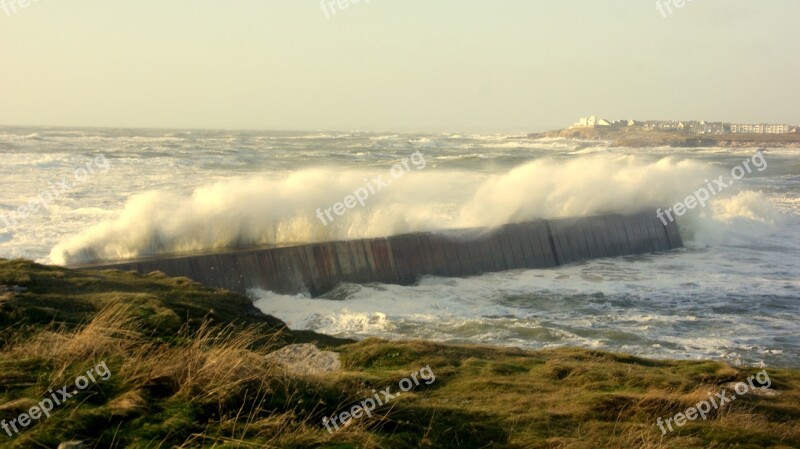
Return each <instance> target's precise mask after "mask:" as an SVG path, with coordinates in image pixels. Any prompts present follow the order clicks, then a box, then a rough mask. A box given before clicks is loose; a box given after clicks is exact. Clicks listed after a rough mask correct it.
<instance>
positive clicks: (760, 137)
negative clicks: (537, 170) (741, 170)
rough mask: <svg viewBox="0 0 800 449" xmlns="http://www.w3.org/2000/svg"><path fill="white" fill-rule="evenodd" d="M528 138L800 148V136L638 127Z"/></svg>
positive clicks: (565, 131)
mask: <svg viewBox="0 0 800 449" xmlns="http://www.w3.org/2000/svg"><path fill="white" fill-rule="evenodd" d="M528 138H532V139H540V138H551V139H552V138H568V139H581V140H595V141H607V142H609V143H610V144H611V145H613V146H617V147H661V146H666V147H681V148H695V147H730V148H752V147H762V148H780V147H800V134H798V133H787V134H731V133H726V134H695V133H692V132H689V131H681V130H668V131H664V130H648V129H642V128H638V127H604V126H595V127H578V128H568V129H560V130H555V131H548V132H544V133H537V134H529V135H528Z"/></svg>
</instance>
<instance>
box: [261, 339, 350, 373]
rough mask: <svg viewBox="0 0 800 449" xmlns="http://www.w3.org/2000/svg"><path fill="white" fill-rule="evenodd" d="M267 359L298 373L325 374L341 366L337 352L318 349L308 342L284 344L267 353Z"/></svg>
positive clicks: (288, 370)
mask: <svg viewBox="0 0 800 449" xmlns="http://www.w3.org/2000/svg"><path fill="white" fill-rule="evenodd" d="M267 360H269V361H271V362H273V363H275V364H277V365H280V366H282V367H283V368H284V369H285V370H286V371H287V372H289V373H290V374H300V375H319V374H325V373H330V372H334V371H338V370H340V369H341V367H342V362H341V361H340V360H339V353H337V352H331V351H320V350H319V348H317V347H316V346H314V345H312V344H308V343H304V344H299V345H289V346H285V347H283V348H281V349H279V350H277V351H275V352H273V353H271V354H269V355H268V356H267Z"/></svg>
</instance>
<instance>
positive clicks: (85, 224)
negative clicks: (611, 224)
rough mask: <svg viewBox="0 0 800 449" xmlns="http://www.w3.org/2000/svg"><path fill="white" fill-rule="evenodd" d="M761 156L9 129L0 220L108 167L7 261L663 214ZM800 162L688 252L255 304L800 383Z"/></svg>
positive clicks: (323, 321)
mask: <svg viewBox="0 0 800 449" xmlns="http://www.w3.org/2000/svg"><path fill="white" fill-rule="evenodd" d="M415 151H421V152H422V154H424V155H425V157H426V161H427V165H426V167H425V168H424V169H423V170H417V171H413V172H412V173H409V174H407V175H406V176H404V177H403V178H401V179H399V180H397V181H395V182H394V183H393V184H392V185H391V186H390V187H388V188H386V189H385V190H384V191H382V192H380V193H379V194H378V195H375V196H374V197H371V198H369V199H368V203H367V206H366V207H363V208H361V207H359V208H357V209H353V210H350V211H348V213H347V214H346V216H345V217H342V219H341V220H338V221H337V222H335V223H334V224H333V225H331V226H328V227H325V226H321V224H320V223H319V222H318V221H317V219H316V217H315V215H314V212H315V210H316V209H317V208H320V207H321V208H325V207H330V206H331V205H332V204H333V203H334V202H336V201H341V200H342V199H343V198H344V196H345V195H347V194H349V193H351V192H352V191H353V189H354V188H357V187H359V186H360V185H362V184H363V179H364V177H374V176H378V175H384V176H388V171H389V168H390V167H391V166H392V165H393V164H395V163H397V162H398V161H401V160H402V159H403V158H404V157H409V156H410V155H411V153H413V152H415ZM753 151H754V149H752V148H749V149H748V148H735V149H719V148H698V149H688V148H687V149H680V148H679V149H675V148H641V149H626V148H615V147H610V146H609V145H608V144H606V143H602V142H600V143H593V142H585V141H577V140H569V139H538V140H537V139H524V138H518V137H514V136H501V135H454V134H441V135H404V134H389V135H383V134H366V133H317V132H308V133H280V132H276V133H259V132H230V131H194V132H186V131H140V130H53V129H22V128H16V129H0V157H2V158H3V162H2V163H0V176H2V177H3V180H4V188H3V189H2V191H0V214H6V213H8V212H9V211H12V210H15V209H16V208H17V207H19V206H20V205H22V204H25V203H26V202H27V201H28V200H29V199H30V198H33V197H35V196H36V195H38V193H39V192H41V191H42V190H45V189H46V188H47V187H48V185H49V183H51V182H57V181H58V180H61V179H62V178H63V177H65V176H66V177H70V176H72V172H73V170H75V169H76V168H78V167H81V166H83V165H84V163H85V162H86V160H88V159H90V158H92V157H94V156H96V155H97V154H104V155H105V156H106V158H107V159H108V161H109V163H110V164H111V169H110V170H109V171H108V172H107V173H102V174H97V175H94V176H91V177H89V178H88V179H87V180H86V181H85V182H84V183H82V184H80V185H79V186H76V187H75V188H74V189H71V190H70V191H69V192H67V193H65V194H64V195H63V196H62V197H60V198H58V199H57V200H56V201H54V202H53V204H51V205H50V207H49V209H47V210H41V211H39V212H38V213H36V214H33V215H31V216H29V217H26V218H25V219H24V220H21V221H20V223H19V225H18V226H15V227H13V228H7V227H4V226H3V222H2V221H0V257H27V258H32V259H36V260H38V261H41V262H53V261H78V260H83V258H86V257H88V258H91V257H98V256H99V257H122V256H132V255H143V254H152V253H157V252H159V251H164V250H175V249H198V248H210V247H223V246H228V245H231V244H237V245H241V244H250V243H263V242H281V241H282V242H288V241H298V240H301V241H311V240H326V239H331V238H354V237H360V236H373V235H386V234H393V233H397V232H404V231H409V230H425V229H441V228H450V227H464V226H476V225H494V224H500V223H505V222H508V221H519V220H524V219H527V218H532V217H540V216H550V217H554V216H567V215H583V214H588V213H593V212H609V211H622V212H624V211H628V210H632V209H639V208H641V207H652V208H653V211H654V213H655V207H663V206H665V205H669V204H674V203H675V202H677V201H680V200H682V199H683V198H684V197H685V196H686V195H688V194H690V193H691V192H693V191H694V190H695V189H697V188H699V187H702V186H703V185H704V182H703V180H704V179H706V178H709V179H713V178H714V177H716V176H718V175H719V174H725V173H729V172H730V169H731V168H732V167H734V166H736V165H738V164H740V163H741V161H742V160H743V159H745V158H749V157H750V156H751V155H752V154H753ZM798 156H800V151H798V150H797V149H774V150H769V151H767V152H766V158H767V160H768V161H769V168H768V169H767V170H765V171H764V172H754V173H752V174H750V175H748V176H747V177H746V178H745V179H743V180H742V181H741V182H737V183H736V184H735V185H734V186H732V187H731V188H729V189H728V190H726V191H725V192H723V193H721V194H720V195H718V196H716V197H714V198H713V200H712V201H711V202H710V204H709V207H706V208H698V209H695V210H693V211H691V212H690V213H689V214H687V215H685V216H683V217H681V220H680V224H681V227H682V233H683V234H684V238H685V242H686V244H687V248H686V249H684V250H681V251H676V252H672V253H669V254H660V255H653V256H638V257H628V258H621V259H614V260H597V261H592V262H588V263H583V264H577V265H572V266H566V267H559V268H557V269H552V270H524V271H513V272H506V273H495V274H487V275H484V276H478V277H473V278H468V279H441V278H433V277H428V278H424V279H422V280H421V281H420V282H419V283H418V285H414V286H409V287H401V286H392V285H378V284H376V285H367V286H356V285H342V286H340V287H338V288H337V289H336V290H335V291H333V292H330V293H329V294H327V295H326V296H325V297H323V298H319V299H311V298H305V297H287V296H281V295H276V294H274V293H271V292H263V291H253V292H251V296H252V297H253V298H254V300H255V301H256V304H257V305H258V306H259V307H260V308H261V309H262V310H264V311H265V312H268V313H272V314H274V315H276V316H277V317H279V318H281V319H284V320H286V321H287V322H289V323H290V325H291V326H292V327H296V328H301V329H312V330H316V331H320V332H324V333H328V334H331V335H338V336H344V337H354V338H361V337H366V336H379V337H385V338H430V339H434V340H439V341H458V342H477V343H491V344H502V345H514V346H522V347H528V348H541V347H548V346H556V345H565V344H568V345H581V346H586V347H594V348H602V349H610V350H621V351H628V352H632V353H636V354H641V355H647V356H657V357H681V358H707V357H712V358H720V359H725V360H729V361H732V362H734V363H757V362H759V361H762V360H763V361H766V362H767V363H771V364H778V365H791V366H800V348H799V347H798V341H797V335H798V334H800V327H798V324H797V321H798V320H797V316H798V314H799V313H800V280H798V279H800V256H798V254H800V243H798V240H800V239H798V230H800V164H799V163H798V162H797V161H798Z"/></svg>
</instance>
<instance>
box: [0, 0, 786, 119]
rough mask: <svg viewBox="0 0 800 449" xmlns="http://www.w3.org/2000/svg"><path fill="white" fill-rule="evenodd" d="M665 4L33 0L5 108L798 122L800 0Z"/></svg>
mask: <svg viewBox="0 0 800 449" xmlns="http://www.w3.org/2000/svg"><path fill="white" fill-rule="evenodd" d="M0 1H2V0H0ZM5 1H6V3H9V2H11V1H12V0H5ZM17 1H19V0H17ZM655 5H656V3H655V0H653V1H650V0H640V1H631V0H624V1H623V0H606V1H591V0H583V1H577V0H558V1H552V0H551V1H544V0H495V1H486V0H484V1H477V0H370V1H369V3H364V2H363V0H362V3H359V4H354V5H351V6H349V7H348V8H347V9H345V10H340V11H339V12H338V13H337V14H336V16H334V17H331V18H326V17H325V15H324V14H323V12H322V11H321V9H320V3H319V1H318V0H229V1H221V0H216V1H212V0H168V1H165V0H160V1H155V0H137V1H130V0H128V1H122V0H103V1H98V0H40V1H38V2H34V3H31V4H30V5H29V6H28V7H26V8H24V9H19V7H17V8H18V11H17V12H16V14H13V15H12V16H10V17H9V16H8V15H7V14H6V13H5V12H4V11H3V10H2V9H0V80H1V81H2V82H1V83H0V124H5V125H61V126H120V127H159V128H173V127H180V128H250V129H303V130H323V129H324V130H400V131H409V130H426V131H434V130H452V131H534V130H541V129H547V128H554V127H561V126H565V125H568V124H570V123H571V122H572V121H574V120H576V119H577V118H578V117H579V116H581V115H588V114H598V115H602V116H607V117H610V118H629V117H634V118H640V119H649V118H681V119H707V120H724V121H746V122H761V121H767V122H781V123H784V122H786V123H791V124H800V87H798V80H800V49H798V44H799V43H800V26H799V25H798V23H800V2H798V1H797V0H771V1H769V2H755V1H752V0H747V1H746V0H694V1H692V2H688V3H687V4H686V5H685V6H683V7H682V8H680V9H677V8H674V7H673V14H672V15H670V16H669V17H666V18H664V17H662V15H661V14H660V13H659V12H658V11H657V9H656V6H655Z"/></svg>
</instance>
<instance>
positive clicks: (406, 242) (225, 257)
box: [74, 212, 683, 296]
mask: <svg viewBox="0 0 800 449" xmlns="http://www.w3.org/2000/svg"><path fill="white" fill-rule="evenodd" d="M682 246H683V242H682V241H681V237H680V234H679V233H678V226H677V224H676V223H675V222H672V223H670V224H669V225H668V226H664V225H663V223H662V222H661V221H660V220H659V219H658V218H657V217H656V215H655V214H654V213H652V212H648V213H640V214H634V215H618V214H611V215H597V216H590V217H581V218H564V219H552V220H536V221H528V222H523V223H513V224H507V225H503V226H499V227H495V228H474V229H461V230H448V231H439V232H418V233H412V234H403V235H396V236H392V237H381V238H372V239H360V240H349V241H337V242H324V243H314V244H304V245H296V246H285V247H271V248H253V249H245V250H235V251H219V252H214V253H209V254H192V255H170V256H161V257H153V258H148V259H141V260H127V261H119V262H107V263H99V264H92V265H83V266H77V267H74V268H84V269H119V270H134V271H137V272H139V273H149V272H153V271H161V272H164V273H166V274H167V275H169V276H185V277H188V278H190V279H193V280H196V281H198V282H200V283H202V284H205V285H207V286H210V287H218V288H226V289H229V290H232V291H237V292H245V291H246V290H247V289H250V288H261V289H265V290H270V291H274V292H276V293H282V294H297V293H303V292H308V293H310V294H311V295H313V296H319V295H322V294H324V293H325V292H327V291H329V290H331V289H333V288H334V287H335V286H336V285H337V284H339V283H341V282H349V283H357V284H365V283H372V282H380V283H386V284H401V285H408V284H412V283H414V282H415V281H416V280H417V279H418V278H419V277H420V276H424V275H435V276H447V277H456V276H470V275H476V274H480V273H488V272H496V271H505V270H513V269H520V268H548V267H554V266H558V265H564V264H568V263H572V262H577V261H581V260H588V259H595V258H603V257H618V256H625V255H633V254H645V253H652V252H658V251H667V250H670V249H673V248H680V247H682Z"/></svg>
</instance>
